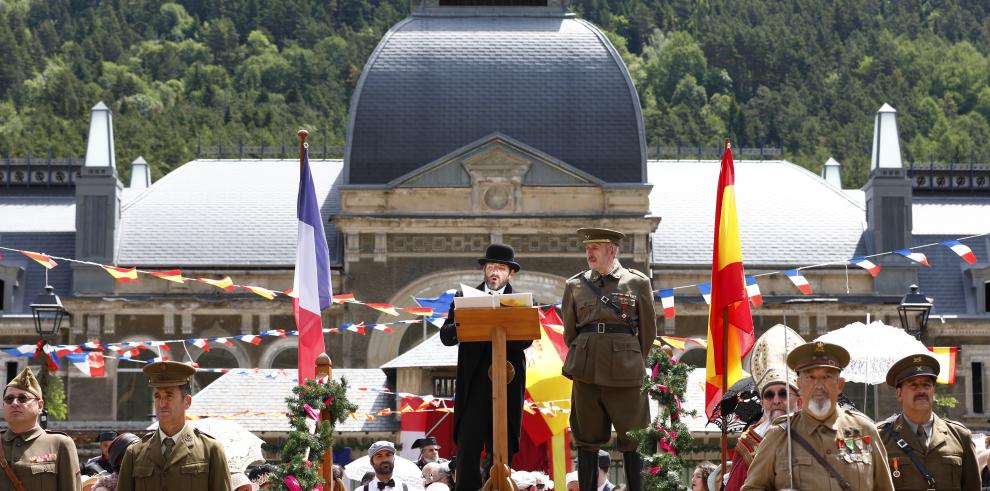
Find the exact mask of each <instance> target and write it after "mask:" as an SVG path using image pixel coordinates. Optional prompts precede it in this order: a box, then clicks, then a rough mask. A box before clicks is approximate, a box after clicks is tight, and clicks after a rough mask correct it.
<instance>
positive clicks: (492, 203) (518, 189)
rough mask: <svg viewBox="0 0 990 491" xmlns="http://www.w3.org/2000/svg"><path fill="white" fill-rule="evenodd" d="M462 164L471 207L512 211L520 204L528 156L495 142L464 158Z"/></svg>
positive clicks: (473, 208) (517, 208)
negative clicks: (492, 145)
mask: <svg viewBox="0 0 990 491" xmlns="http://www.w3.org/2000/svg"><path fill="white" fill-rule="evenodd" d="M462 165H464V169H465V170H467V172H468V174H469V175H470V176H471V189H472V192H471V209H472V210H474V211H493V212H513V211H519V210H520V209H521V208H522V182H523V176H525V175H526V172H527V171H529V166H530V165H531V163H530V161H529V159H527V158H525V157H523V156H521V155H518V154H516V153H514V152H511V151H509V150H508V149H506V148H504V147H498V146H496V147H492V148H491V149H489V150H486V151H484V152H481V153H479V154H477V155H472V156H471V157H468V158H467V159H464V161H463V162H462Z"/></svg>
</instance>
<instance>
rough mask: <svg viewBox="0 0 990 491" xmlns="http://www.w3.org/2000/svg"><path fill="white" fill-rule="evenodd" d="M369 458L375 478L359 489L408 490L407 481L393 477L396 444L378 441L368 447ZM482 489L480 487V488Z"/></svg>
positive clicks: (378, 490)
mask: <svg viewBox="0 0 990 491" xmlns="http://www.w3.org/2000/svg"><path fill="white" fill-rule="evenodd" d="M368 459H369V460H370V461H371V468H372V469H374V471H375V478H374V479H372V480H371V481H370V482H368V484H365V485H364V486H361V487H359V488H358V491H392V490H395V491H399V490H401V491H407V490H408V487H407V486H406V483H404V482H402V481H396V480H395V479H394V478H393V477H392V472H394V471H395V445H392V442H389V441H385V440H382V441H377V442H375V443H372V444H371V446H370V447H368ZM479 489H480V488H479Z"/></svg>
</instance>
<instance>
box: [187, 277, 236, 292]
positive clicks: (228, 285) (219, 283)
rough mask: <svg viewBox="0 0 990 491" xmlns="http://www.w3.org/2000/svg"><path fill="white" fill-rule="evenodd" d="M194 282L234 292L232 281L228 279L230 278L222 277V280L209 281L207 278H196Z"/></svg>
mask: <svg viewBox="0 0 990 491" xmlns="http://www.w3.org/2000/svg"><path fill="white" fill-rule="evenodd" d="M196 281H199V282H202V283H206V284H207V285H213V286H215V287H217V288H219V289H221V290H224V291H228V292H231V291H234V281H233V280H231V279H230V276H224V278H223V279H222V280H211V279H209V278H197V279H196Z"/></svg>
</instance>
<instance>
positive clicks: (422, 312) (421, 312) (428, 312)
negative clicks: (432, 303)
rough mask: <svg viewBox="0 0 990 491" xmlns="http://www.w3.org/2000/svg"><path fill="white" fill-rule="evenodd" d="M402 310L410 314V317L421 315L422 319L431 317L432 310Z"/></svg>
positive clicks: (420, 308)
mask: <svg viewBox="0 0 990 491" xmlns="http://www.w3.org/2000/svg"><path fill="white" fill-rule="evenodd" d="M402 310H405V311H406V312H408V313H410V314H412V315H421V316H424V317H432V316H433V309H431V308H429V307H409V308H405V309H402Z"/></svg>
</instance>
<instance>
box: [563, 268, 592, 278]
mask: <svg viewBox="0 0 990 491" xmlns="http://www.w3.org/2000/svg"><path fill="white" fill-rule="evenodd" d="M587 272H588V270H587V269H586V270H584V271H582V272H580V273H578V274H576V275H574V276H571V277H570V278H567V279H568V280H576V279H578V278H580V277H581V275H583V274H585V273H587Z"/></svg>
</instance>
